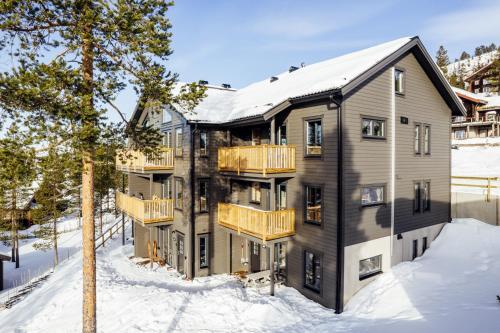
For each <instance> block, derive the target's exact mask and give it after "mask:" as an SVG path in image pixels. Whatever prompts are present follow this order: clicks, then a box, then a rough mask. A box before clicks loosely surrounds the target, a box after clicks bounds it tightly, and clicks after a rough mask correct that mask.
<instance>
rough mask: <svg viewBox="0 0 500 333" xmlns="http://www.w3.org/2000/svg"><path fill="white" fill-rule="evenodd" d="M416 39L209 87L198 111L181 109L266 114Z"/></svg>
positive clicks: (220, 115) (200, 115)
mask: <svg viewBox="0 0 500 333" xmlns="http://www.w3.org/2000/svg"><path fill="white" fill-rule="evenodd" d="M411 40H412V38H410V37H405V38H400V39H396V40H393V41H390V42H387V43H384V44H380V45H376V46H373V47H370V48H367V49H364V50H361V51H357V52H353V53H349V54H346V55H343V56H340V57H337V58H333V59H329V60H325V61H322V62H318V63H315V64H311V65H308V66H305V67H301V68H299V69H297V70H296V71H293V72H284V73H281V74H279V75H277V76H276V77H277V78H278V79H277V80H275V81H273V82H271V80H269V79H266V80H262V81H260V82H256V83H253V84H250V85H249V86H247V87H245V88H242V89H239V90H236V91H234V90H228V89H222V88H216V87H211V86H209V87H207V97H206V98H205V99H204V100H203V101H201V102H200V104H199V105H198V106H197V107H196V109H195V112H194V113H189V112H186V111H185V110H179V111H181V112H182V113H183V115H184V116H185V117H186V119H187V120H189V121H203V122H211V123H220V122H228V121H232V120H237V119H242V118H247V117H251V116H255V115H260V114H263V113H264V112H266V111H268V110H270V109H271V108H272V107H274V106H276V105H278V104H280V103H281V102H283V101H285V100H287V99H288V98H296V97H300V96H306V95H310V94H315V93H320V92H324V91H328V90H333V89H339V88H342V87H344V86H345V85H347V84H348V83H350V82H351V81H352V80H354V79H355V78H357V77H358V76H359V75H361V74H363V73H364V72H366V71H367V70H368V69H370V68H372V67H373V66H375V65H376V64H378V63H379V62H381V61H382V60H384V59H385V58H386V57H388V56H389V55H391V54H392V53H394V52H396V51H397V50H399V49H400V48H401V47H403V46H404V45H406V44H407V43H409V42H410V41H411Z"/></svg>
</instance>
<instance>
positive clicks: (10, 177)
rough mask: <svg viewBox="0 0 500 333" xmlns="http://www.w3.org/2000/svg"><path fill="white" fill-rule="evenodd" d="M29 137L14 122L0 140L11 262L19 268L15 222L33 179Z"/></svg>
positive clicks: (0, 162) (32, 158)
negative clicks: (8, 217)
mask: <svg viewBox="0 0 500 333" xmlns="http://www.w3.org/2000/svg"><path fill="white" fill-rule="evenodd" d="M30 145H31V141H30V139H29V137H27V136H26V135H25V133H23V132H22V131H21V130H20V129H19V127H18V126H17V125H16V123H13V124H12V125H11V126H10V127H9V129H8V130H7V132H6V134H5V137H4V138H2V139H0V183H1V184H2V187H3V189H4V191H5V192H6V199H5V200H6V204H7V206H6V210H7V211H8V212H9V215H10V219H11V234H12V236H11V237H12V238H11V244H12V261H15V262H16V268H19V265H20V258H19V237H18V229H19V225H18V224H19V221H18V217H19V216H18V215H19V214H18V210H19V209H20V208H23V207H20V203H22V202H24V203H26V202H27V201H28V196H30V195H31V192H30V189H31V185H32V182H33V180H34V179H35V158H34V157H35V151H34V149H33V148H31V147H30Z"/></svg>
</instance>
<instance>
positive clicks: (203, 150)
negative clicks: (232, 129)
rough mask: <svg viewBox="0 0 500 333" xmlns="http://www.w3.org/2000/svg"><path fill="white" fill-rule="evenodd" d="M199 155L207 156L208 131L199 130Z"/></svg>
mask: <svg viewBox="0 0 500 333" xmlns="http://www.w3.org/2000/svg"><path fill="white" fill-rule="evenodd" d="M200 155H201V156H208V133H207V132H205V131H202V132H200Z"/></svg>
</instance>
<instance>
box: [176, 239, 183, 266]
mask: <svg viewBox="0 0 500 333" xmlns="http://www.w3.org/2000/svg"><path fill="white" fill-rule="evenodd" d="M177 271H178V272H179V273H180V274H184V235H183V234H181V233H179V232H178V233H177Z"/></svg>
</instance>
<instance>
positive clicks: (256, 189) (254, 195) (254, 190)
mask: <svg viewBox="0 0 500 333" xmlns="http://www.w3.org/2000/svg"><path fill="white" fill-rule="evenodd" d="M260 194H261V192H260V183H258V182H253V183H252V186H251V189H250V201H251V202H255V203H260V197H261V195H260Z"/></svg>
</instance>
